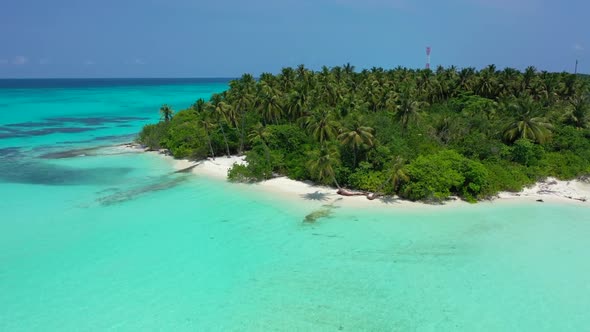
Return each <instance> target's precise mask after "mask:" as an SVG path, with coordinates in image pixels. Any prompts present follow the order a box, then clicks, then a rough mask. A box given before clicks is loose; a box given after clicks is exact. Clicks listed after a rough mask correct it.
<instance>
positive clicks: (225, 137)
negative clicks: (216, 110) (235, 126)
mask: <svg viewBox="0 0 590 332" xmlns="http://www.w3.org/2000/svg"><path fill="white" fill-rule="evenodd" d="M218 123H219V128H221V134H222V135H223V141H224V142H225V150H226V152H227V156H228V157H231V154H230V153H229V144H228V143H227V136H225V130H224V129H223V124H222V123H221V120H220V121H218Z"/></svg>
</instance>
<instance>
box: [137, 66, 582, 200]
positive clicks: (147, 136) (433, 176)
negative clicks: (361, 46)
mask: <svg viewBox="0 0 590 332" xmlns="http://www.w3.org/2000/svg"><path fill="white" fill-rule="evenodd" d="M160 113H161V115H162V117H161V121H159V122H158V123H155V124H149V125H146V126H145V127H144V128H143V130H142V131H141V132H140V133H139V135H138V138H137V141H138V143H139V144H141V145H143V146H145V147H146V148H147V149H149V150H162V149H165V150H166V151H169V153H170V154H171V155H172V156H173V157H175V158H179V159H191V160H202V159H206V158H215V157H220V156H227V157H229V156H236V155H237V156H244V158H243V159H244V160H245V162H243V163H235V164H233V166H232V167H231V168H230V169H229V171H228V172H227V178H228V179H229V180H230V181H235V182H258V181H264V180H267V179H271V178H273V177H276V176H286V177H288V178H289V179H293V180H298V181H305V180H308V181H313V182H314V183H317V184H319V185H329V186H333V187H335V188H337V189H338V192H339V193H340V194H343V195H357V194H361V195H365V196H367V198H369V199H375V198H377V197H382V196H394V195H397V196H399V197H401V198H403V199H407V200H411V201H422V202H431V203H437V202H443V201H445V200H448V199H449V198H450V197H459V198H461V199H462V200H465V201H468V202H477V201H478V200H483V199H488V198H491V197H494V196H495V195H497V194H498V193H499V192H519V191H521V190H522V189H523V188H524V187H525V186H529V185H532V184H534V183H537V182H539V181H542V180H544V179H547V178H555V179H559V180H572V179H581V180H584V179H586V180H587V177H588V174H590V129H589V124H590V79H589V78H588V77H587V76H583V75H574V74H569V73H550V72H546V71H539V70H537V69H536V68H534V67H528V68H526V70H524V72H521V71H519V70H516V69H512V68H506V69H503V70H498V69H497V68H496V67H495V66H494V65H490V66H487V67H485V68H484V69H482V70H479V71H478V70H476V69H474V68H463V69H458V68H456V67H448V68H443V67H438V68H436V70H430V69H418V70H417V69H408V68H401V67H398V68H395V69H388V70H386V69H382V68H371V69H364V70H362V71H356V70H355V67H354V66H352V65H350V64H346V65H343V66H337V67H333V68H328V67H325V66H324V67H322V69H321V70H319V71H313V70H310V69H308V68H306V67H305V66H303V65H300V66H298V67H297V68H283V69H282V70H281V71H280V73H279V74H276V75H273V74H269V73H263V74H261V75H260V76H259V77H258V78H257V79H256V78H255V77H254V76H253V75H251V74H244V75H243V76H242V77H240V78H239V79H235V80H232V81H231V82H230V83H229V89H228V90H226V91H224V92H222V93H218V94H214V95H212V96H211V98H210V99H209V100H204V99H199V100H197V101H196V102H195V103H194V104H193V105H192V106H191V107H190V108H188V109H185V110H181V111H178V112H174V111H173V109H172V107H171V106H168V105H164V106H162V108H161V109H160Z"/></svg>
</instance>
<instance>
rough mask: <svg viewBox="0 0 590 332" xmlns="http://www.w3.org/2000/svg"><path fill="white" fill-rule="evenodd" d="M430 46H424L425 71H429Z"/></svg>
mask: <svg viewBox="0 0 590 332" xmlns="http://www.w3.org/2000/svg"><path fill="white" fill-rule="evenodd" d="M430 50H431V48H430V46H426V69H430Z"/></svg>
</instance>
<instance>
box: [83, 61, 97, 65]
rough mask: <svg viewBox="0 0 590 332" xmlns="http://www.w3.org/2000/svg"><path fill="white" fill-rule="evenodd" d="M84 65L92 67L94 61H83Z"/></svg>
mask: <svg viewBox="0 0 590 332" xmlns="http://www.w3.org/2000/svg"><path fill="white" fill-rule="evenodd" d="M84 64H85V65H86V66H93V65H95V64H96V62H94V60H85V61H84Z"/></svg>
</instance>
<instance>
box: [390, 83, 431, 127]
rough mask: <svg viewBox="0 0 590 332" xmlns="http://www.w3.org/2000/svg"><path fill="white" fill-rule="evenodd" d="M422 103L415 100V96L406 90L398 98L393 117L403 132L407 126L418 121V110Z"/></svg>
mask: <svg viewBox="0 0 590 332" xmlns="http://www.w3.org/2000/svg"><path fill="white" fill-rule="evenodd" d="M424 104H425V103H424V102H420V101H419V100H417V98H416V96H415V95H414V94H413V93H412V92H410V91H408V90H406V91H404V92H403V93H402V94H401V95H400V96H399V98H398V104H397V107H396V110H395V112H394V113H393V117H394V118H395V120H396V121H397V122H399V123H400V124H401V125H402V128H403V130H404V131H405V130H406V129H408V125H409V124H410V123H412V122H415V121H417V120H418V118H419V116H420V110H421V108H422V106H423V105H424Z"/></svg>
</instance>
